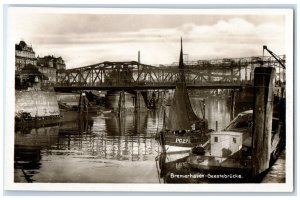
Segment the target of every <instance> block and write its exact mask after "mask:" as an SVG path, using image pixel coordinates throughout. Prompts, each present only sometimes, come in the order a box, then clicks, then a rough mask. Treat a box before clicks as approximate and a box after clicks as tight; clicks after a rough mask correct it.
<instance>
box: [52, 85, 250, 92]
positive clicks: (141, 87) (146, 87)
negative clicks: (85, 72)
mask: <svg viewBox="0 0 300 200" xmlns="http://www.w3.org/2000/svg"><path fill="white" fill-rule="evenodd" d="M243 86H245V85H241V84H218V85H217V84H214V85H212V84H201V85H200V84H199V85H195V84H193V85H188V84H187V88H188V89H241V88H242V87H243ZM175 87H176V85H175V84H170V85H123V86H122V85H118V86H117V85H99V86H55V87H54V89H55V91H68V90H116V91H119V90H157V89H175Z"/></svg>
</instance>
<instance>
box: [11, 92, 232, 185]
mask: <svg viewBox="0 0 300 200" xmlns="http://www.w3.org/2000/svg"><path fill="white" fill-rule="evenodd" d="M191 102H192V106H193V109H194V111H195V113H196V114H197V115H198V116H199V117H202V114H203V113H202V112H201V109H200V107H201V106H200V104H201V102H202V101H201V99H200V98H191ZM205 104H206V106H205V117H206V118H207V119H208V122H209V128H211V129H216V121H217V122H218V125H217V126H218V127H217V128H218V129H222V128H224V127H225V126H226V125H227V124H228V123H229V121H230V103H228V102H227V101H226V100H225V99H222V98H216V97H210V98H206V99H205ZM162 113H163V112H162V110H161V109H157V110H149V111H147V112H143V113H139V114H135V113H127V114H126V115H125V117H123V118H122V119H120V118H118V117H117V115H116V114H113V113H107V114H89V115H88V116H81V115H79V114H78V113H76V112H65V113H62V114H63V119H62V121H61V122H59V123H54V124H52V125H48V126H44V127H33V128H26V129H21V130H16V132H15V170H14V180H15V182H40V183H45V182H47V183H161V182H163V181H162V179H163V175H162V174H161V173H162V171H161V169H160V168H161V164H159V163H158V162H159V160H160V159H159V158H160V151H161V149H160V146H159V144H158V143H157V141H156V140H155V134H156V133H157V131H159V130H161V128H162V126H163V114H162Z"/></svg>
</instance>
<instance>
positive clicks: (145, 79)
mask: <svg viewBox="0 0 300 200" xmlns="http://www.w3.org/2000/svg"><path fill="white" fill-rule="evenodd" d="M281 58H282V60H283V61H284V62H285V56H281ZM257 66H266V67H267V66H268V67H275V69H276V83H279V84H281V83H282V82H284V81H285V70H284V69H283V68H281V66H280V65H279V63H278V62H277V61H276V60H275V59H274V58H273V57H271V56H264V57H245V58H233V59H213V60H198V61H192V62H185V63H184V70H183V71H184V74H185V80H186V85H187V87H188V89H234V88H240V87H241V86H243V85H246V84H252V79H253V77H252V74H253V70H254V68H255V67H257ZM181 73H182V71H181V70H180V69H178V63H173V64H172V65H170V66H165V65H160V66H151V65H146V64H142V63H139V62H136V61H130V62H102V63H98V64H94V65H89V66H84V67H79V68H73V69H68V70H64V71H58V74H57V84H56V86H55V89H56V90H93V89H94V90H123V89H125V90H126V89H134V90H147V89H172V88H175V87H176V83H178V80H179V79H178V77H179V76H180V74H181Z"/></svg>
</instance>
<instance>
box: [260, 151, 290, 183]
mask: <svg viewBox="0 0 300 200" xmlns="http://www.w3.org/2000/svg"><path fill="white" fill-rule="evenodd" d="M285 153H286V152H285V150H284V151H283V152H282V153H281V154H280V156H279V158H278V159H277V160H276V162H275V163H274V165H273V166H272V167H271V168H270V170H269V171H268V173H267V175H266V176H265V177H264V178H263V180H262V183H285V181H286V178H285V176H286V173H285V160H286V159H285Z"/></svg>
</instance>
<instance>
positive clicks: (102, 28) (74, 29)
mask: <svg viewBox="0 0 300 200" xmlns="http://www.w3.org/2000/svg"><path fill="white" fill-rule="evenodd" d="M8 16H9V17H8V19H9V22H8V31H9V32H8V35H9V37H10V38H9V39H11V40H13V41H14V43H19V41H20V40H24V41H25V42H26V43H27V44H31V45H32V47H33V49H34V51H35V52H36V56H37V55H39V56H46V55H54V56H61V57H63V59H64V60H65V62H66V65H67V68H74V67H81V66H85V65H90V64H96V63H100V62H103V61H132V60H137V54H138V51H139V50H140V51H141V62H142V63H144V64H150V65H152V64H153V65H157V64H171V63H173V62H178V58H179V50H180V37H182V38H183V51H184V54H188V59H189V60H190V61H192V60H203V59H214V58H231V57H232V58H236V57H251V56H262V48H263V45H267V46H268V48H269V49H271V50H272V51H273V52H275V53H276V54H278V55H282V54H285V45H286V44H285V34H286V33H285V29H286V28H285V16H284V15H278V14H276V13H274V14H268V15H266V14H265V13H261V14H260V13H257V14H255V15H253V14H251V15H249V14H247V15H246V14H245V15H243V14H229V15H228V14H226V15H223V14H222V15H221V14H218V12H215V14H197V15H195V14H192V15H178V14H176V15H169V14H150V15H149V14H117V15H116V14H101V13H100V14H97V13H92V14H86V13H82V14H76V13H62V12H59V13H55V12H53V13H43V12H28V10H27V11H26V12H20V11H18V12H9V15H8Z"/></svg>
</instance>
